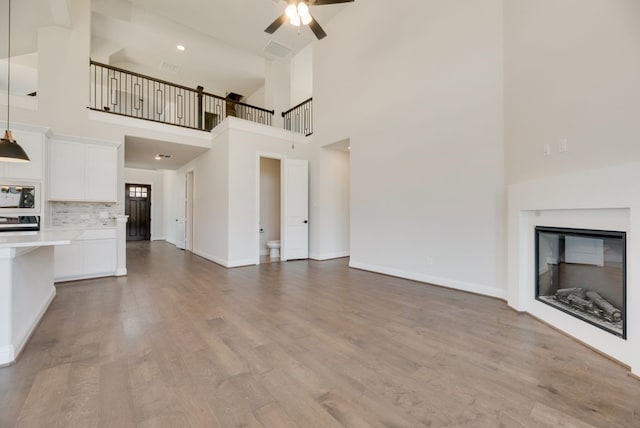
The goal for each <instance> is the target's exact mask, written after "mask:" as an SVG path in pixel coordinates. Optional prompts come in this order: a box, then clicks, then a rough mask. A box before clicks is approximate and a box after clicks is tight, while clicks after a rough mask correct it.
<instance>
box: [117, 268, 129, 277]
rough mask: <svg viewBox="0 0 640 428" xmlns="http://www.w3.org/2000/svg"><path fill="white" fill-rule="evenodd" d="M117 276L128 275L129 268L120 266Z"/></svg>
mask: <svg viewBox="0 0 640 428" xmlns="http://www.w3.org/2000/svg"><path fill="white" fill-rule="evenodd" d="M116 276H127V268H120V269H118V270H116Z"/></svg>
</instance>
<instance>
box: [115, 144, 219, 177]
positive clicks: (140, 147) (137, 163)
mask: <svg viewBox="0 0 640 428" xmlns="http://www.w3.org/2000/svg"><path fill="white" fill-rule="evenodd" d="M207 150H209V149H208V148H206V147H196V146H189V145H185V144H176V143H170V142H167V141H159V140H152V139H149V138H140V137H131V136H126V137H125V139H124V166H125V167H127V168H141V169H172V170H175V169H178V168H180V167H181V166H183V165H184V164H186V163H188V162H190V161H192V160H193V159H195V158H197V157H198V156H200V155H201V154H203V153H204V152H206V151H207ZM159 153H162V154H165V155H171V158H169V159H162V160H155V159H154V158H155V156H156V155H157V154H159Z"/></svg>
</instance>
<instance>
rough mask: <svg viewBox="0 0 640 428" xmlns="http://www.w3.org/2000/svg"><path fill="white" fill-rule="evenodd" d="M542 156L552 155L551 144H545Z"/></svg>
mask: <svg viewBox="0 0 640 428" xmlns="http://www.w3.org/2000/svg"><path fill="white" fill-rule="evenodd" d="M542 154H543V155H545V156H549V155H550V154H551V144H545V145H544V146H542Z"/></svg>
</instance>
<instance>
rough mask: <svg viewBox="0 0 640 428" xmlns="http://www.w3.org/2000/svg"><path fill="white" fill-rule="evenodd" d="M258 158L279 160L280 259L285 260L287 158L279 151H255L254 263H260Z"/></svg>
mask: <svg viewBox="0 0 640 428" xmlns="http://www.w3.org/2000/svg"><path fill="white" fill-rule="evenodd" d="M260 158H268V159H276V160H279V161H280V261H283V262H284V261H286V259H285V258H284V252H283V251H282V249H283V248H284V241H283V239H282V235H283V234H282V231H283V227H284V215H283V214H284V213H283V211H284V194H283V190H284V161H285V159H286V158H287V157H286V156H285V155H283V154H281V153H273V152H262V151H258V152H256V201H255V202H256V223H255V224H256V234H255V236H256V240H255V245H254V246H255V250H256V265H259V264H260Z"/></svg>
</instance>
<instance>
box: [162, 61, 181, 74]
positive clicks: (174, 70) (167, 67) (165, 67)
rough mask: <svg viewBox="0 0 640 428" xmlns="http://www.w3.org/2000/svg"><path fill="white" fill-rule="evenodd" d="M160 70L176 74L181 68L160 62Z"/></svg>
mask: <svg viewBox="0 0 640 428" xmlns="http://www.w3.org/2000/svg"><path fill="white" fill-rule="evenodd" d="M160 70H162V71H166V72H167V73H172V74H178V73H180V72H181V71H182V67H181V66H179V65H176V64H171V63H170V62H165V61H162V62H161V63H160Z"/></svg>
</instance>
